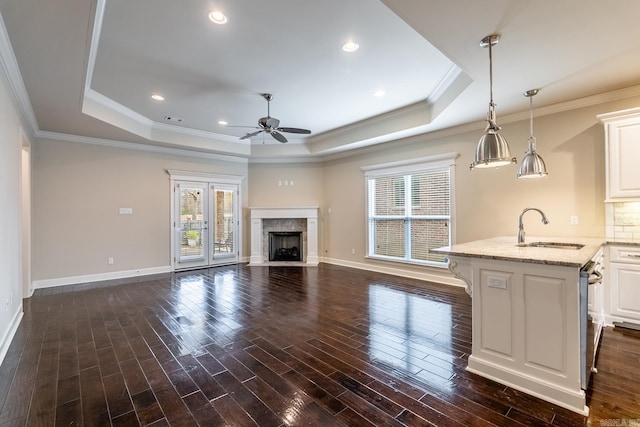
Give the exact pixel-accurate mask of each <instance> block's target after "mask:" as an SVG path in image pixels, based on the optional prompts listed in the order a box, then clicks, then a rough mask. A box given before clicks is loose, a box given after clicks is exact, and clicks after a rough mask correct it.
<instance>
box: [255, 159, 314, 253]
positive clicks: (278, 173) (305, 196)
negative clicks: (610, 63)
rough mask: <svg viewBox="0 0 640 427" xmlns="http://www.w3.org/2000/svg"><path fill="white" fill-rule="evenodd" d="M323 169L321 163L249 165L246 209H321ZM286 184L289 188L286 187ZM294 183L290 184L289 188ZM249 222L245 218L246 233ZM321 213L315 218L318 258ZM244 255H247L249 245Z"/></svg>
mask: <svg viewBox="0 0 640 427" xmlns="http://www.w3.org/2000/svg"><path fill="white" fill-rule="evenodd" d="M323 176H324V168H323V165H322V164H321V163H252V164H250V165H249V206H251V207H274V206H283V207H309V206H318V207H322V198H323V194H324V191H325V190H324V179H323ZM285 181H287V184H288V185H285ZM291 181H293V185H291ZM250 223H251V221H250V219H249V217H248V216H247V218H246V221H245V234H246V235H247V236H248V235H249V231H250V230H249V225H250ZM325 227H326V225H325V224H324V219H323V216H322V211H320V212H319V216H318V255H319V256H322V247H323V245H324V242H323V236H324V234H325V231H324V230H325ZM245 254H247V255H248V254H249V246H247V247H246V251H245Z"/></svg>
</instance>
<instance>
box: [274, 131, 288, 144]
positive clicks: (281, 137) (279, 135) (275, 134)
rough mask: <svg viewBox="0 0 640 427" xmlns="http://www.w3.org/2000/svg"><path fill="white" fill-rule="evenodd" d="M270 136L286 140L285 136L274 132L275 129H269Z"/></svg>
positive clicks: (281, 140) (282, 140)
mask: <svg viewBox="0 0 640 427" xmlns="http://www.w3.org/2000/svg"><path fill="white" fill-rule="evenodd" d="M271 136H272V137H274V138H275V139H277V140H278V141H280V142H282V143H284V142H287V138H285V137H284V135H283V134H281V133H280V132H276V131H275V130H272V131H271Z"/></svg>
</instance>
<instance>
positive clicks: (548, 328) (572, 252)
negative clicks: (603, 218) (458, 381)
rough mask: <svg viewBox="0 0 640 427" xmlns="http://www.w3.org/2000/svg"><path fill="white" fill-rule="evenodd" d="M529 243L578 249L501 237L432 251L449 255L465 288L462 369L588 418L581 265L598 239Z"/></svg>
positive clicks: (590, 254)
mask: <svg viewBox="0 0 640 427" xmlns="http://www.w3.org/2000/svg"><path fill="white" fill-rule="evenodd" d="M560 239H561V240H560ZM528 240H529V241H534V240H537V241H541V240H547V241H549V240H552V241H555V242H558V241H559V240H560V241H565V242H567V241H570V242H572V243H580V244H583V245H584V247H583V248H581V249H564V248H562V249H557V248H554V249H549V248H540V247H519V246H518V245H517V244H516V238H515V237H501V238H494V239H487V240H481V241H476V242H470V243H462V244H459V245H453V246H450V247H445V248H439V249H436V250H434V252H437V253H443V254H446V255H447V257H448V258H449V261H450V269H451V270H452V272H454V274H456V276H457V277H458V278H460V279H462V280H464V281H466V282H467V285H468V286H469V287H470V289H469V291H470V292H469V293H470V294H471V295H472V298H473V303H472V307H473V319H472V324H473V342H472V354H471V355H470V356H469V360H468V366H467V370H468V371H470V372H474V373H477V374H479V375H482V376H484V377H487V378H489V379H492V380H494V381H497V382H499V383H502V384H505V385H508V386H510V387H513V388H515V389H518V390H520V391H523V392H525V393H528V394H531V395H534V396H536V397H539V398H541V399H544V400H547V401H549V402H552V403H555V404H557V405H559V406H562V407H565V408H568V409H571V410H573V411H575V412H579V413H581V414H585V415H586V414H588V407H587V404H586V392H585V390H584V389H583V386H582V382H581V373H582V370H583V369H584V366H583V365H584V362H583V361H584V355H582V354H581V353H582V352H583V351H584V347H582V348H581V343H580V341H581V339H580V336H581V334H580V322H581V319H580V318H581V314H580V313H581V312H580V297H581V295H580V288H579V279H580V268H581V267H582V266H583V265H584V264H585V263H586V262H587V261H589V260H590V259H591V257H592V256H593V255H594V254H595V253H596V252H597V251H598V249H599V248H600V245H601V243H602V241H601V240H599V239H576V238H555V239H549V238H547V239H542V238H541V239H535V238H529V239H528ZM585 298H586V296H585ZM585 304H586V303H585ZM585 315H586V314H585ZM585 388H586V387H585Z"/></svg>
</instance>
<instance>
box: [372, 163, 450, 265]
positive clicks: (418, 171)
mask: <svg viewBox="0 0 640 427" xmlns="http://www.w3.org/2000/svg"><path fill="white" fill-rule="evenodd" d="M456 157H457V153H452V154H446V155H442V156H434V157H430V158H423V159H414V160H411V161H407V162H399V163H393V164H386V165H378V166H371V167H366V168H363V170H364V171H365V177H366V181H367V219H368V250H367V256H369V257H372V258H380V259H385V260H391V261H400V262H410V263H418V264H427V265H434V266H445V256H444V255H438V254H430V253H429V249H431V248H438V247H441V246H448V245H450V244H451V242H452V236H453V235H454V234H453V230H452V223H453V211H454V209H453V206H452V205H453V204H452V200H453V167H454V166H455V163H454V160H455V158H456Z"/></svg>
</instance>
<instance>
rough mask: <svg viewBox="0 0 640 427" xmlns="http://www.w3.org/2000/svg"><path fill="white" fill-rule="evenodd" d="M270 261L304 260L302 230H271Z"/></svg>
mask: <svg viewBox="0 0 640 427" xmlns="http://www.w3.org/2000/svg"><path fill="white" fill-rule="evenodd" d="M269 261H302V232H301V231H271V232H269Z"/></svg>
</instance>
